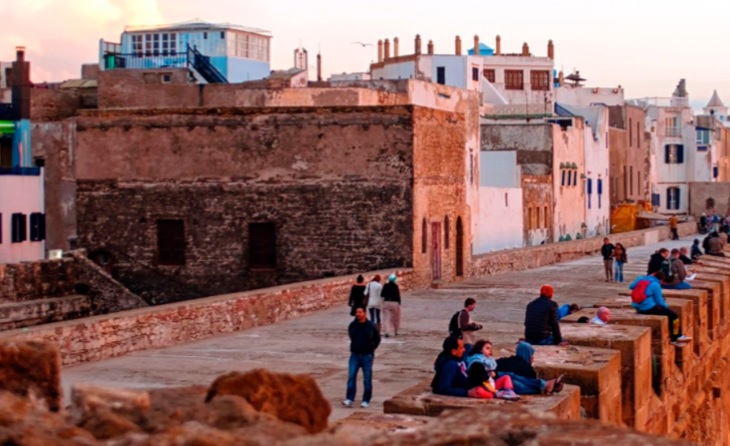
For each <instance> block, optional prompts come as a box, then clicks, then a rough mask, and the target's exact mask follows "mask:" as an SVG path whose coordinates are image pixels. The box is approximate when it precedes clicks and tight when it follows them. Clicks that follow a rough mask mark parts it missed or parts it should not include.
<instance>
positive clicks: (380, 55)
mask: <svg viewBox="0 0 730 446" xmlns="http://www.w3.org/2000/svg"><path fill="white" fill-rule="evenodd" d="M382 61H383V41H382V40H378V62H382Z"/></svg>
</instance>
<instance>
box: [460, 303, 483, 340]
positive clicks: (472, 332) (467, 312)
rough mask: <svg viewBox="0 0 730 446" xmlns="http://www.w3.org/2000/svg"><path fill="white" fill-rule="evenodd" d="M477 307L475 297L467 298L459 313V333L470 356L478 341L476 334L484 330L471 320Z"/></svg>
mask: <svg viewBox="0 0 730 446" xmlns="http://www.w3.org/2000/svg"><path fill="white" fill-rule="evenodd" d="M476 307H477V301H476V299H474V298H473V297H467V298H466V299H465V300H464V308H463V309H462V310H461V311H459V313H458V315H459V316H458V319H457V331H458V332H459V333H460V334H461V338H462V339H463V340H464V348H465V351H466V354H469V352H470V351H471V347H472V346H473V345H474V343H475V342H476V341H477V334H476V332H477V331H479V330H481V329H482V326H481V325H480V324H477V323H476V322H474V321H473V320H472V319H471V312H472V311H474V309H475V308H476Z"/></svg>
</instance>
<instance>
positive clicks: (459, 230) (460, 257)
mask: <svg viewBox="0 0 730 446" xmlns="http://www.w3.org/2000/svg"><path fill="white" fill-rule="evenodd" d="M463 275H464V228H463V226H462V223H461V217H458V218H457V219H456V276H457V277H461V276H463Z"/></svg>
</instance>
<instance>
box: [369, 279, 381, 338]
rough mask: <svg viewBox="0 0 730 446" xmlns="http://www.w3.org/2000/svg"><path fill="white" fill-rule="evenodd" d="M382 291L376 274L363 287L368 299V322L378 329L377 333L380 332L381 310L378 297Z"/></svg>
mask: <svg viewBox="0 0 730 446" xmlns="http://www.w3.org/2000/svg"><path fill="white" fill-rule="evenodd" d="M382 291H383V285H381V284H380V274H376V275H375V277H373V279H372V280H371V281H370V283H368V285H367V287H365V296H367V299H368V310H369V311H370V320H371V321H372V322H373V324H375V326H376V327H377V328H378V331H380V310H381V309H382V308H383V299H382V297H380V293H381V292H382Z"/></svg>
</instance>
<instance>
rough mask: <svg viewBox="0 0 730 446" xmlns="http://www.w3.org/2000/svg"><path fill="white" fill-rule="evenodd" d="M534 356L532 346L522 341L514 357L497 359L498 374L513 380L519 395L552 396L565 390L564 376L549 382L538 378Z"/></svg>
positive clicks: (518, 344)
mask: <svg viewBox="0 0 730 446" xmlns="http://www.w3.org/2000/svg"><path fill="white" fill-rule="evenodd" d="M534 356H535V349H534V348H533V347H532V345H530V344H528V343H527V342H523V341H520V342H519V343H517V351H516V352H515V355H514V356H510V357H508V358H499V359H497V374H498V375H500V376H501V375H508V376H509V377H510V378H512V385H513V386H514V391H515V393H517V394H518V395H539V394H545V395H551V394H553V393H558V392H560V391H561V390H563V377H564V375H560V376H559V377H557V378H555V379H550V380H547V381H546V380H544V379H539V378H538V377H537V372H535V369H534V368H533V367H532V361H533V360H534Z"/></svg>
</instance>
